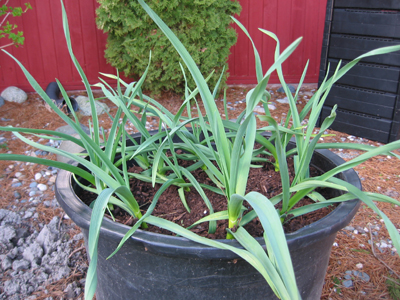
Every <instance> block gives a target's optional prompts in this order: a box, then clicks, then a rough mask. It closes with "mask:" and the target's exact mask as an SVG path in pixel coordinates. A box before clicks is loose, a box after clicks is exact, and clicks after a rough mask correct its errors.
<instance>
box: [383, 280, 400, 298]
mask: <svg viewBox="0 0 400 300" xmlns="http://www.w3.org/2000/svg"><path fill="white" fill-rule="evenodd" d="M386 285H387V288H388V291H389V294H390V296H391V297H392V299H394V300H399V299H400V282H399V280H396V279H394V278H392V277H391V276H389V277H387V280H386Z"/></svg>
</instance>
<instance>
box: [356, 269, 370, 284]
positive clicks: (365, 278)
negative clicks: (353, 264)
mask: <svg viewBox="0 0 400 300" xmlns="http://www.w3.org/2000/svg"><path fill="white" fill-rule="evenodd" d="M353 275H354V276H355V277H357V278H359V279H361V280H363V281H366V282H368V281H369V280H370V277H369V275H368V274H367V273H365V272H360V271H353Z"/></svg>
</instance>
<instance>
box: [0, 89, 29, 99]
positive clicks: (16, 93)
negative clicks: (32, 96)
mask: <svg viewBox="0 0 400 300" xmlns="http://www.w3.org/2000/svg"><path fill="white" fill-rule="evenodd" d="M1 97H3V98H4V100H6V101H9V102H15V103H23V102H25V101H26V99H28V95H27V94H26V93H25V92H24V91H23V90H21V89H20V88H17V87H16V86H9V87H8V88H6V89H5V90H4V91H3V92H2V93H1Z"/></svg>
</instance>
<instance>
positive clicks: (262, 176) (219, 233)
mask: <svg viewBox="0 0 400 300" xmlns="http://www.w3.org/2000/svg"><path fill="white" fill-rule="evenodd" d="M185 163H186V162H185V161H183V164H185ZM288 165H289V176H290V181H292V180H293V178H294V167H293V161H292V159H290V158H289V160H288ZM129 171H130V172H132V173H140V172H141V171H143V170H142V169H141V168H140V167H137V166H134V167H132V168H130V170H129ZM310 172H311V175H312V176H317V175H319V174H318V171H317V170H316V169H314V168H311V169H310ZM192 174H193V176H194V177H195V178H196V179H197V181H198V182H200V183H203V184H208V185H213V184H212V182H211V180H210V179H209V178H208V176H207V175H206V173H205V172H204V171H202V170H196V171H195V172H192ZM130 187H131V191H132V193H133V195H134V196H135V198H136V200H137V202H138V203H139V206H140V207H141V210H142V213H144V212H145V211H146V210H147V208H148V207H149V205H150V204H151V201H152V199H153V197H154V195H155V194H156V192H157V190H158V189H159V187H160V185H159V184H156V186H155V188H153V187H152V185H151V183H147V182H143V181H140V180H137V179H135V178H132V179H131V180H130ZM250 191H255V192H259V193H261V194H263V195H265V196H266V197H267V198H269V199H270V198H272V197H273V196H275V195H277V194H279V193H281V192H282V184H281V178H280V174H279V172H276V171H275V167H274V166H273V164H271V163H269V162H266V163H263V164H262V165H261V167H259V168H251V169H250V173H249V177H248V183H247V189H246V193H248V192H250ZM204 192H205V194H206V195H207V197H208V199H209V200H210V202H211V204H212V207H213V209H214V212H218V211H223V210H226V209H227V199H226V198H225V196H223V195H219V194H216V193H214V192H211V191H210V190H208V189H204ZM319 192H320V193H321V194H323V195H324V196H326V197H327V196H329V191H319ZM81 198H82V199H85V201H84V202H86V204H87V205H89V204H90V202H91V201H93V200H94V199H95V198H96V195H94V194H92V195H90V196H89V195H87V193H86V192H85V196H83V195H81ZM185 198H186V201H187V204H188V206H189V208H190V212H188V211H187V210H186V208H185V207H184V205H183V203H182V201H181V199H180V198H179V195H178V188H177V187H176V186H170V187H169V188H168V189H166V190H165V191H164V193H163V194H162V195H161V196H160V198H159V200H158V203H157V205H156V207H155V209H154V211H153V213H152V215H153V216H157V217H160V218H163V219H166V220H169V221H172V222H174V223H176V224H179V225H181V226H183V227H189V226H190V225H192V224H193V223H195V222H196V221H198V220H200V219H201V218H203V217H205V216H207V215H209V214H210V211H209V209H208V208H207V206H206V204H205V203H204V200H203V199H202V198H201V196H200V195H199V194H198V192H197V191H196V189H195V188H194V187H191V188H190V191H189V192H185ZM311 203H313V201H312V200H311V199H309V198H304V199H302V200H301V201H300V202H299V203H298V204H297V205H296V206H295V207H300V206H304V205H307V204H311ZM243 205H244V206H245V207H246V208H247V209H248V210H249V211H250V210H252V208H251V206H250V205H249V204H248V203H247V202H244V203H243ZM276 207H277V208H279V204H278V205H277V206H276ZM334 208H335V207H334V206H330V207H326V208H322V209H319V210H317V211H314V212H311V213H308V214H305V215H303V216H300V217H296V218H293V219H290V220H288V221H286V222H285V223H284V224H283V227H284V231H285V232H286V233H290V232H294V231H296V230H298V229H300V228H302V227H304V226H306V225H309V224H311V223H313V222H316V221H318V220H319V219H321V218H323V217H325V216H326V215H328V214H329V213H330V212H331V211H332V210H333V209H334ZM112 213H113V216H114V218H115V219H116V221H117V222H120V223H123V224H125V225H128V226H132V225H133V224H134V222H135V219H133V218H132V217H131V216H130V215H129V214H127V213H126V212H125V211H123V210H122V209H120V208H119V207H116V208H115V209H114V210H113V212H112ZM226 228H228V221H227V220H223V221H217V230H216V232H215V233H214V234H209V233H208V223H201V224H199V225H197V226H195V227H194V228H192V229H191V231H193V232H195V233H197V234H199V235H201V236H205V237H207V238H211V239H225V238H226ZM245 229H246V230H247V231H248V232H249V233H250V234H251V235H252V236H253V237H262V235H263V228H262V225H261V223H260V221H259V220H258V218H255V219H254V220H253V221H252V222H250V223H248V224H247V225H246V226H245ZM147 230H149V231H151V232H155V233H162V234H168V235H174V234H173V233H172V232H170V231H168V230H165V229H162V228H159V227H156V226H152V225H149V228H148V229H147Z"/></svg>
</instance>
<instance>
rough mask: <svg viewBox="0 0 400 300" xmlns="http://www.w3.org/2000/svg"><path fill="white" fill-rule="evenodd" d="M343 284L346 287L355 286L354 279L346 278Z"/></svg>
mask: <svg viewBox="0 0 400 300" xmlns="http://www.w3.org/2000/svg"><path fill="white" fill-rule="evenodd" d="M342 284H343V286H344V287H345V288H351V287H352V286H353V281H352V280H344V281H343V282H342Z"/></svg>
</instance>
